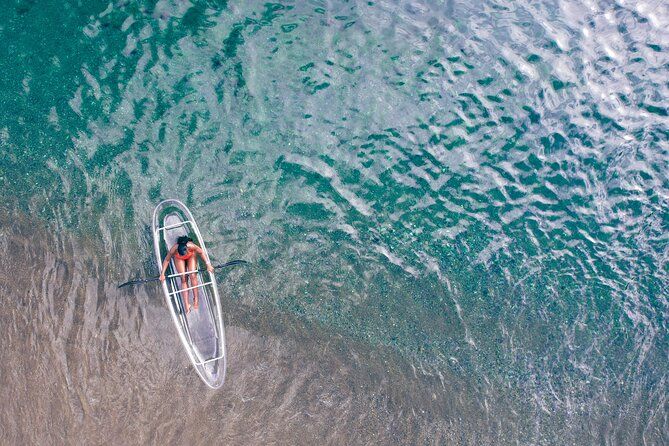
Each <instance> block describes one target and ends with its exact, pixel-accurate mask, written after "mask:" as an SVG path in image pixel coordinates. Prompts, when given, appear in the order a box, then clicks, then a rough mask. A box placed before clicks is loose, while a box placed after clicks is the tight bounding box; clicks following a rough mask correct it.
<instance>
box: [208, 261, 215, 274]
mask: <svg viewBox="0 0 669 446" xmlns="http://www.w3.org/2000/svg"><path fill="white" fill-rule="evenodd" d="M207 271H209V272H210V273H213V272H214V267H213V266H211V263H207Z"/></svg>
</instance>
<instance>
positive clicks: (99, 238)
mask: <svg viewBox="0 0 669 446" xmlns="http://www.w3.org/2000/svg"><path fill="white" fill-rule="evenodd" d="M668 25H669V9H668V8H667V6H666V5H665V4H662V3H658V2H647V3H643V2H625V1H618V2H589V3H586V4H582V3H581V2H573V1H561V2H559V4H557V5H556V4H554V2H515V3H512V2H505V1H485V2H482V3H480V4H477V5H475V6H469V5H468V4H467V3H459V2H453V1H447V2H345V1H337V2H331V3H325V2H319V1H313V2H284V3H254V2H245V3H244V4H243V5H238V4H235V3H232V2H224V1H158V2H153V1H151V2H127V1H125V2H123V1H121V2H82V4H77V3H76V2H64V3H63V2H31V1H21V2H10V4H9V5H8V6H6V7H4V8H2V11H1V12H0V26H1V28H0V33H1V35H2V37H3V39H2V40H3V43H4V45H2V46H1V47H0V70H1V72H2V73H3V75H2V76H0V82H1V87H0V99H1V100H2V103H3V107H2V108H3V110H4V113H2V115H0V151H1V152H0V154H1V157H0V186H1V188H0V191H1V192H0V196H1V197H2V199H3V202H4V203H5V207H4V210H3V212H5V213H7V214H8V215H10V216H11V215H29V216H30V218H32V219H34V222H35V223H34V224H35V225H38V226H41V227H44V228H47V230H55V231H56V234H60V235H57V237H63V238H66V237H79V238H82V239H86V240H93V241H94V242H93V243H99V244H98V245H95V246H97V249H93V248H91V250H90V251H89V252H87V253H86V254H85V255H86V256H88V257H90V258H92V259H94V261H99V262H106V263H105V265H106V266H105V269H104V270H105V271H106V272H105V274H107V276H108V277H107V280H108V281H109V282H110V283H112V282H114V281H118V282H122V281H125V280H127V278H128V277H134V276H137V275H142V274H144V275H149V274H153V273H154V272H155V271H154V270H153V263H152V261H153V259H152V257H151V253H150V243H151V240H150V233H149V231H148V229H147V228H148V225H149V221H150V215H151V212H152V210H153V207H154V206H155V205H156V204H157V203H158V202H159V201H160V200H161V199H165V198H172V197H173V198H179V199H182V200H183V201H184V202H185V203H186V204H187V205H188V206H189V207H191V209H192V210H193V212H194V213H195V214H196V215H197V217H198V220H199V222H200V227H201V230H202V232H203V233H206V234H209V237H210V240H207V245H208V246H209V248H210V250H211V251H212V255H213V256H214V258H215V259H217V260H220V261H221V263H222V262H223V261H225V260H228V259H232V258H244V259H247V260H249V261H251V262H253V264H254V267H253V268H249V269H246V270H236V271H233V272H230V273H229V276H228V277H229V280H230V284H229V285H227V287H228V288H226V290H227V291H229V293H228V295H229V299H230V300H229V304H230V305H231V307H234V306H236V305H239V306H245V307H251V308H254V309H257V310H258V311H260V312H267V313H272V312H277V313H279V314H288V315H291V316H295V317H296V319H297V320H301V321H305V322H308V323H314V324H316V325H317V326H318V327H321V328H323V329H326V330H330V332H331V333H334V334H335V335H342V336H346V337H347V338H348V339H351V340H352V342H361V343H363V344H364V345H367V346H369V347H370V348H372V349H377V348H379V349H388V351H392V352H395V353H396V354H397V355H399V356H400V357H401V358H403V359H404V360H406V361H407V364H410V367H411V368H412V370H413V371H414V372H416V373H418V374H423V375H426V376H431V377H437V378H439V380H440V381H441V382H442V383H443V382H444V380H446V381H448V380H449V379H450V378H449V377H454V379H461V380H463V381H464V382H466V383H467V384H468V386H469V387H468V388H471V391H470V392H469V393H467V394H466V395H467V397H469V398H471V399H472V401H476V403H477V404H479V405H480V407H481V412H482V413H485V416H483V419H485V420H486V421H485V423H488V424H487V425H486V426H484V427H482V428H481V429H482V430H483V431H485V432H487V433H488V434H489V438H491V439H492V440H491V441H492V442H493V443H500V444H507V443H520V444H566V442H573V443H575V444H594V443H597V444H642V443H643V442H644V441H645V442H646V444H662V443H664V442H666V441H668V439H667V379H668V376H669V375H668V374H669V368H668V367H667V363H668V361H667V360H668V356H669V351H668V349H667V345H669V344H668V342H669V336H668V333H667V322H668V320H669V319H668V316H667V314H668V310H669V307H668V303H667V295H668V290H669V276H668V273H669V271H668V266H667V259H668V258H669V251H668V249H669V248H668V244H667V241H668V238H667V234H668V231H667V228H668V226H669V206H668V202H667V200H668V197H669V178H668V176H667V172H669V145H668V144H667V136H668V134H669V129H668V127H667V124H668V122H669V120H668V117H667V112H668V110H667V97H669V91H668V89H669V84H668V83H667V64H668V63H669V57H668V55H669V52H668V51H667V46H668V45H669V35H668V34H667V31H666V29H667V26H668ZM3 229H4V230H5V231H11V226H10V225H5V228H3ZM103 253H104V254H103ZM155 293H157V291H155ZM98 299H102V298H101V297H99V298H98ZM230 312H231V313H233V312H234V309H230ZM166 323H167V322H166ZM94 325H95V324H94ZM135 348H137V347H135ZM384 351H385V350H384ZM439 389H442V388H441V387H440V386H438V387H437V391H439ZM445 389H446V386H445V387H443V389H442V390H445ZM445 398H448V396H447V395H446V396H445ZM407 410H408V409H407ZM433 415H434V416H435V417H437V418H438V417H439V413H438V412H436V413H434V414H433ZM456 431H457V429H456ZM407 435H409V438H410V434H407ZM464 435H465V436H464V437H462V438H465V437H466V434H464ZM434 438H437V437H434ZM467 438H468V437H467ZM562 440H564V441H565V443H563V442H562ZM472 441H474V440H472ZM462 442H463V443H466V441H464V440H463V441H462Z"/></svg>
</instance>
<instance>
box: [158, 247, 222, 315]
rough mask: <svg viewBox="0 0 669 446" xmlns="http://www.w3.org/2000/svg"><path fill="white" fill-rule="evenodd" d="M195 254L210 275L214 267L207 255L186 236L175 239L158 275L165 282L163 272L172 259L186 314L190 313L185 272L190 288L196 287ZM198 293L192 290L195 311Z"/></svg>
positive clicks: (194, 289) (196, 289)
mask: <svg viewBox="0 0 669 446" xmlns="http://www.w3.org/2000/svg"><path fill="white" fill-rule="evenodd" d="M197 254H199V255H200V257H202V260H204V263H206V264H207V271H209V272H210V273H213V272H214V267H213V266H211V263H210V262H209V258H208V257H207V254H206V253H205V252H204V250H203V249H202V248H200V247H199V246H197V245H196V244H195V243H193V240H192V239H191V238H190V237H188V236H185V235H184V236H181V237H179V238H178V239H177V243H176V245H174V246H172V249H170V252H168V253H167V256H166V257H165V261H164V262H163V270H162V272H161V273H160V280H161V281H164V280H165V271H167V266H168V265H169V264H170V259H172V258H174V266H175V267H176V269H177V273H179V274H181V296H182V298H183V302H184V307H185V308H186V314H188V313H190V302H189V301H188V291H187V290H186V288H189V286H188V282H187V281H186V275H185V274H184V273H185V272H186V271H189V272H190V274H189V275H188V276H189V277H190V287H196V286H197ZM198 291H199V288H193V307H195V309H196V310H197V304H198V300H197V298H198Z"/></svg>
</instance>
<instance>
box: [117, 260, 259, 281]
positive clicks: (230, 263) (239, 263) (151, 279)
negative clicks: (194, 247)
mask: <svg viewBox="0 0 669 446" xmlns="http://www.w3.org/2000/svg"><path fill="white" fill-rule="evenodd" d="M244 263H249V262H247V261H246V260H231V261H229V262H226V263H224V264H222V265H216V266H214V269H220V268H226V267H228V266H235V265H242V264H244ZM205 271H207V269H206V268H204V269H198V270H197V272H201V273H203V272H205ZM158 280H160V276H155V277H149V278H148V279H135V280H131V281H129V282H125V283H122V284H120V285H119V286H118V287H119V288H122V287H124V286H126V285H137V284H140V283H147V282H155V281H158Z"/></svg>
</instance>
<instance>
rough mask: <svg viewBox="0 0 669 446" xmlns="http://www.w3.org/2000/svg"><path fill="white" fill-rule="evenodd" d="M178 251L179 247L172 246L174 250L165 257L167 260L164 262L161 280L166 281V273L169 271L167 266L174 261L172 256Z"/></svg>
mask: <svg viewBox="0 0 669 446" xmlns="http://www.w3.org/2000/svg"><path fill="white" fill-rule="evenodd" d="M176 250H177V245H174V246H172V249H170V251H169V252H168V253H167V255H166V256H165V260H164V261H163V269H162V271H160V280H161V281H163V280H165V271H167V265H169V264H170V259H172V256H173V255H174V252H175V251H176Z"/></svg>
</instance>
